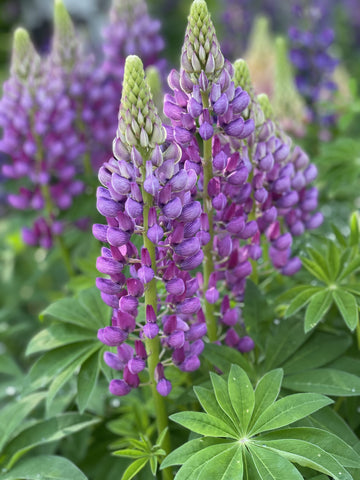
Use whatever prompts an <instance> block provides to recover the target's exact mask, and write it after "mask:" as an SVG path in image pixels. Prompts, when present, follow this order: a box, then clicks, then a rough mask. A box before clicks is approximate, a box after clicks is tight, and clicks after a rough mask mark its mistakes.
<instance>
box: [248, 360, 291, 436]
mask: <svg viewBox="0 0 360 480" xmlns="http://www.w3.org/2000/svg"><path fill="white" fill-rule="evenodd" d="M283 373H284V372H283V370H282V369H280V368H278V369H276V370H272V371H271V372H268V373H266V374H265V375H264V376H263V377H262V378H260V380H259V383H258V384H257V385H256V389H255V408H254V412H253V415H252V418H251V422H250V427H251V426H252V425H254V423H255V422H256V420H257V419H258V418H259V416H260V415H261V413H262V412H263V411H264V410H266V409H267V408H268V407H270V405H272V404H273V403H274V402H275V400H276V399H277V397H278V395H279V392H280V388H281V382H282V379H283Z"/></svg>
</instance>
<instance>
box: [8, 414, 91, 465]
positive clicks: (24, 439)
mask: <svg viewBox="0 0 360 480" xmlns="http://www.w3.org/2000/svg"><path fill="white" fill-rule="evenodd" d="M98 422H99V419H98V418H96V417H93V416H90V415H80V414H78V413H64V414H61V415H58V416H56V417H53V418H50V419H48V420H41V421H39V422H37V423H35V424H34V425H31V426H30V427H28V428H26V429H25V430H23V431H22V432H20V433H19V434H18V435H17V436H16V437H15V438H14V439H12V440H11V441H10V442H9V443H8V445H7V446H6V448H5V450H4V454H5V455H6V458H7V459H8V465H9V466H11V465H13V464H14V463H15V462H16V461H17V460H18V459H19V458H20V457H21V456H22V455H23V454H24V453H26V452H27V451H29V450H31V449H32V448H34V447H36V446H38V445H43V444H45V443H50V442H54V441H57V440H61V439H62V438H64V437H66V436H68V435H72V434H73V433H76V432H78V431H80V430H82V429H84V428H87V427H89V426H91V425H95V424H96V423H98Z"/></svg>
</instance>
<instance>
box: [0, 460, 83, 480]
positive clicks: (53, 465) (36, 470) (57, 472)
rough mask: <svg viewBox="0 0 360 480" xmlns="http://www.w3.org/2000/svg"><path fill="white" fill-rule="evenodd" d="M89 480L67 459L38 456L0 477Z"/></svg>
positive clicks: (4, 478) (33, 479)
mask: <svg viewBox="0 0 360 480" xmlns="http://www.w3.org/2000/svg"><path fill="white" fill-rule="evenodd" d="M40 478H44V479H46V480H52V479H53V480H69V479H71V480H87V477H86V476H85V475H84V474H83V473H82V472H81V470H79V469H78V467H77V466H76V465H74V464H73V463H71V462H70V460H68V459H67V458H63V457H58V456H55V455H38V456H36V457H29V458H26V459H24V460H23V461H22V462H21V463H19V464H18V465H16V467H14V468H13V469H12V470H10V471H9V472H7V473H4V474H2V475H0V479H1V480H19V479H26V480H39V479H40Z"/></svg>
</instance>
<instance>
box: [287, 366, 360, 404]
mask: <svg viewBox="0 0 360 480" xmlns="http://www.w3.org/2000/svg"><path fill="white" fill-rule="evenodd" d="M283 386H284V387H285V388H288V389H290V390H296V391H297V392H316V393H322V394H324V395H334V396H337V395H338V396H343V397H351V396H357V395H360V377H358V376H355V375H352V374H351V373H347V372H342V371H340V370H335V369H332V368H319V369H314V370H310V371H306V372H299V373H295V374H294V375H289V376H288V377H285V379H284V381H283Z"/></svg>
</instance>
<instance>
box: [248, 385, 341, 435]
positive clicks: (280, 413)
mask: <svg viewBox="0 0 360 480" xmlns="http://www.w3.org/2000/svg"><path fill="white" fill-rule="evenodd" d="M331 403H333V401H332V400H331V399H330V398H327V397H324V396H323V395H318V394H317V393H297V394H294V395H289V396H288V397H284V398H281V399H280V400H278V401H277V402H275V403H273V404H272V405H270V406H269V407H268V408H267V409H266V410H264V411H263V412H262V414H261V415H260V416H259V418H258V419H257V421H256V422H255V424H254V426H253V427H252V429H251V431H250V432H249V435H251V436H253V435H255V434H257V433H260V432H264V431H266V430H273V429H275V428H280V427H284V426H285V425H290V424H291V423H294V422H296V421H297V420H300V419H301V418H304V417H306V416H307V415H311V414H312V413H313V412H316V411H317V410H320V408H323V407H325V406H326V405H330V404H331Z"/></svg>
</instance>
